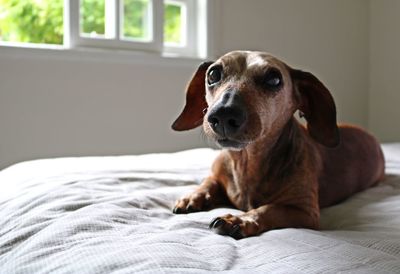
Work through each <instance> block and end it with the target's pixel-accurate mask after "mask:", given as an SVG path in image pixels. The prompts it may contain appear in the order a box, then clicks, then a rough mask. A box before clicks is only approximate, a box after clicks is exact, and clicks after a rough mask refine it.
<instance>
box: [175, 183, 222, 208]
mask: <svg viewBox="0 0 400 274" xmlns="http://www.w3.org/2000/svg"><path fill="white" fill-rule="evenodd" d="M227 201H228V198H227V197H226V193H225V191H224V189H223V187H222V186H221V185H220V183H218V182H217V181H216V180H215V179H214V178H213V177H208V178H206V179H205V180H204V181H203V182H202V183H201V185H200V186H199V187H198V188H197V189H196V190H195V191H194V192H193V193H191V194H189V195H186V196H184V197H183V198H181V199H179V200H178V201H177V202H176V204H175V207H174V209H173V212H174V213H176V214H180V213H190V212H196V211H202V210H210V209H213V208H215V207H216V206H218V205H222V204H224V203H227Z"/></svg>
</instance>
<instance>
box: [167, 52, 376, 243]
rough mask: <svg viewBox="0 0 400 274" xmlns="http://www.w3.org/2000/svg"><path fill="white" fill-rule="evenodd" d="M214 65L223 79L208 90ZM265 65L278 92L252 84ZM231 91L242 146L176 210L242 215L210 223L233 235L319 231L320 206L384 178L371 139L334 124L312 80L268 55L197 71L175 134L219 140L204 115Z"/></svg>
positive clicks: (327, 99) (326, 95) (231, 58)
mask: <svg viewBox="0 0 400 274" xmlns="http://www.w3.org/2000/svg"><path fill="white" fill-rule="evenodd" d="M215 65H219V66H222V70H223V79H222V80H221V82H220V83H218V85H216V86H215V87H211V86H207V84H205V82H206V79H207V77H206V75H207V71H206V68H207V67H208V68H209V69H210V67H213V66H215ZM271 68H274V69H277V70H279V72H280V73H281V75H282V81H283V86H282V87H281V88H280V89H279V91H276V92H271V91H269V90H265V89H263V88H261V87H260V85H258V84H257V83H258V82H259V79H262V77H263V75H265V72H266V71H268V69H271ZM228 90H235V91H236V92H237V93H238V94H240V96H241V98H243V101H244V105H245V106H246V109H247V114H248V119H247V120H248V122H246V124H245V125H244V128H243V129H242V130H240V132H238V133H237V134H235V135H233V136H231V137H232V139H233V140H235V141H237V142H238V143H240V144H242V145H241V146H242V147H241V148H240V149H237V148H236V149H234V148H226V149H223V150H222V151H221V153H220V155H219V156H218V157H217V159H216V160H215V161H214V163H213V165H212V170H211V174H210V176H209V177H208V178H206V179H205V180H204V181H203V183H202V184H201V185H200V186H199V187H198V189H197V190H196V191H195V192H194V193H192V194H189V195H187V196H185V197H183V198H182V199H180V200H178V201H177V203H176V205H175V208H174V212H175V213H189V212H195V211H200V210H208V209H212V208H215V207H217V206H220V205H221V204H228V205H231V206H234V207H235V208H238V209H240V210H243V211H245V213H243V214H242V215H239V216H232V215H230V214H228V215H225V216H221V217H219V218H216V219H215V220H213V221H212V222H211V224H210V228H213V229H216V230H217V232H218V233H220V234H226V235H230V236H232V237H234V238H242V237H248V236H253V235H258V234H260V233H262V232H264V231H267V230H270V229H275V228H285V227H302V228H312V229H318V227H319V210H320V207H326V206H330V205H333V204H336V203H338V202H340V201H343V200H344V199H346V198H348V197H349V196H351V195H353V194H354V193H356V192H359V191H362V190H364V189H366V188H368V187H370V186H373V185H375V184H377V183H378V182H379V181H380V180H382V179H383V177H384V159H383V154H382V151H381V149H380V146H379V144H378V142H377V141H376V139H375V138H374V137H373V136H371V135H370V134H368V133H367V132H365V131H364V130H362V129H360V128H357V127H354V126H349V125H342V126H339V127H337V125H336V109H335V104H334V101H333V98H332V96H331V94H330V92H329V91H328V89H327V88H326V87H325V86H324V85H323V84H322V83H321V82H320V81H319V80H318V79H317V78H316V77H315V76H313V75H312V74H311V73H308V72H303V71H300V70H295V69H292V68H290V67H289V66H287V65H286V64H284V63H283V62H282V61H280V60H278V59H277V58H275V57H273V56H271V55H269V54H267V53H262V52H248V51H236V52H231V53H228V54H226V55H224V56H222V57H221V58H220V59H218V60H217V61H216V62H214V63H212V62H209V63H204V64H202V65H201V66H200V68H199V70H198V71H197V72H196V73H195V75H194V76H193V79H192V81H191V82H190V83H189V87H188V92H187V102H186V106H185V109H184V110H183V112H182V114H181V115H180V116H179V117H178V119H177V120H176V121H175V123H174V124H173V128H174V129H175V130H186V129H191V128H194V127H196V126H198V125H200V124H201V123H202V124H203V128H204V131H205V133H206V135H207V136H209V137H210V138H211V139H215V140H218V138H219V136H218V134H217V133H216V132H214V131H213V129H212V127H211V126H210V124H209V123H208V122H207V119H202V118H203V116H204V118H207V117H208V115H209V113H210V110H211V109H213V107H215V106H216V105H217V104H218V102H219V101H220V100H221V98H222V96H223V95H224V94H225V93H226V92H227V91H228ZM204 98H205V101H204ZM205 108H208V111H207V112H206V113H203V109H205ZM296 110H300V111H301V112H302V113H303V114H304V117H305V118H306V120H307V123H308V126H307V128H305V127H304V126H302V125H301V124H300V123H299V122H298V121H297V120H296V119H295V118H294V117H293V114H294V113H295V111H296ZM193 113H194V115H193ZM200 113H201V115H200ZM199 115H200V116H201V117H200V118H199ZM199 119H200V122H199ZM201 121H202V122H201ZM339 136H340V143H339Z"/></svg>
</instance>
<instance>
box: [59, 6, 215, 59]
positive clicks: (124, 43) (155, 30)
mask: <svg viewBox="0 0 400 274" xmlns="http://www.w3.org/2000/svg"><path fill="white" fill-rule="evenodd" d="M105 1H106V5H107V9H106V15H105V16H106V18H105V21H106V26H105V32H106V34H105V36H104V37H97V36H96V37H88V36H85V35H82V34H81V33H80V20H81V18H80V0H64V46H65V47H66V48H87V47H91V48H109V49H123V50H137V51H146V52H156V53H160V54H166V55H174V56H184V57H195V58H205V57H206V56H207V55H208V54H207V52H208V46H209V45H207V39H206V37H207V34H208V33H207V32H208V27H207V24H208V22H207V21H208V18H207V17H208V16H207V15H208V7H207V0H150V6H151V13H152V16H151V20H150V21H151V22H150V34H151V36H152V39H151V40H147V41H146V40H133V39H125V38H123V39H122V38H120V31H121V29H122V20H120V16H121V12H122V9H123V6H122V5H123V0H105ZM164 2H167V3H168V2H170V3H174V4H178V5H182V6H184V7H185V8H184V9H182V10H183V12H184V13H186V14H185V16H183V20H184V22H182V25H183V26H184V33H183V38H184V40H185V41H184V44H183V45H171V44H164V42H163V36H164ZM117 7H119V8H117ZM186 18H187V19H188V20H187V22H185V19H186Z"/></svg>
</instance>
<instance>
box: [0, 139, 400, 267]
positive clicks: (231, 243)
mask: <svg viewBox="0 0 400 274" xmlns="http://www.w3.org/2000/svg"><path fill="white" fill-rule="evenodd" d="M383 148H384V153H385V157H386V161H387V166H386V173H387V174H388V176H387V179H386V180H385V181H384V182H383V183H381V184H380V185H378V186H377V187H374V188H371V189H369V190H367V191H365V192H363V193H359V194H357V195H355V196H354V197H352V198H350V199H349V200H347V201H345V202H343V203H341V204H339V205H336V206H333V207H330V208H327V209H324V210H322V214H321V223H322V230H320V231H313V230H308V229H280V230H274V231H269V232H266V233H263V234H262V235H260V236H258V237H251V238H247V239H242V240H239V241H236V240H234V239H232V238H230V237H226V236H221V235H217V234H215V233H214V232H213V231H210V230H209V229H208V224H209V222H210V221H211V220H212V219H213V218H214V217H217V216H220V215H221V214H226V213H232V214H238V213H240V211H239V210H235V209H229V208H220V209H214V210H211V211H209V212H199V213H192V214H188V215H174V214H172V212H171V208H172V206H173V204H174V201H175V200H176V199H177V198H178V197H180V196H181V195H183V194H185V193H187V192H190V191H192V190H193V189H194V188H195V187H196V185H197V184H199V183H200V181H201V179H202V178H203V177H205V176H206V175H207V173H208V170H209V168H210V164H211V162H212V160H213V159H214V158H215V156H216V155H217V153H218V152H217V151H214V150H211V149H195V150H188V151H183V152H178V153H171V154H147V155H139V156H118V157H81V158H59V159H48V160H36V161H29V162H24V163H20V164H17V165H14V166H12V167H9V168H7V169H5V170H3V171H1V172H0V273H7V274H11V273H203V272H210V271H211V272H223V273H338V272H343V273H400V144H386V145H383Z"/></svg>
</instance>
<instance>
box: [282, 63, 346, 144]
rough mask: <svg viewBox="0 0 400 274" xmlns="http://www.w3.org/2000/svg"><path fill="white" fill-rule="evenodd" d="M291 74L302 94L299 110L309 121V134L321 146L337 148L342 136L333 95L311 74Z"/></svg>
mask: <svg viewBox="0 0 400 274" xmlns="http://www.w3.org/2000/svg"><path fill="white" fill-rule="evenodd" d="M290 74H291V77H292V81H293V83H294V86H295V88H296V89H297V91H298V93H299V94H300V104H299V110H300V111H301V112H302V115H304V117H305V118H306V120H307V129H308V132H309V134H310V135H311V137H312V138H314V139H315V140H316V141H317V142H318V143H320V144H323V145H325V146H327V147H336V146H337V145H338V144H339V143H340V136H339V129H338V127H337V124H336V106H335V102H334V101H333V98H332V95H331V93H330V92H329V90H328V89H327V88H326V87H325V86H324V84H322V83H321V81H319V80H318V79H317V78H316V77H315V76H314V75H312V74H311V73H309V72H305V71H301V70H296V69H290Z"/></svg>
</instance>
